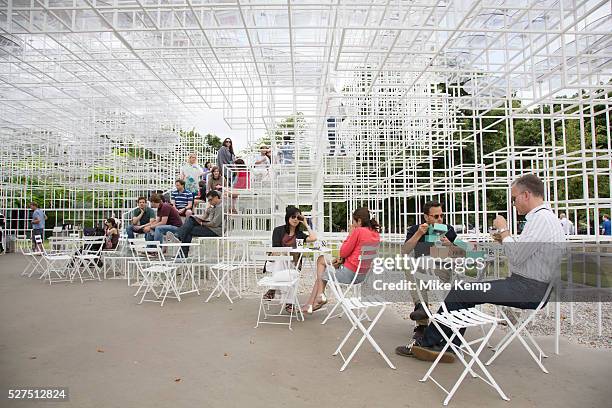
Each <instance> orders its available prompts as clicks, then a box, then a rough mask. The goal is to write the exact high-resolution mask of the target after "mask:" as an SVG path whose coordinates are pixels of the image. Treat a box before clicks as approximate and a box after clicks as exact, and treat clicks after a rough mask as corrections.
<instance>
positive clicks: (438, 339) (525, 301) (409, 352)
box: [396, 174, 566, 362]
mask: <svg viewBox="0 0 612 408" xmlns="http://www.w3.org/2000/svg"><path fill="white" fill-rule="evenodd" d="M512 203H513V205H514V206H515V207H516V211H517V213H518V214H519V215H525V219H526V224H525V227H524V229H523V231H522V233H521V234H520V235H519V236H517V237H516V238H514V237H512V236H511V235H510V231H509V230H508V224H507V222H506V219H505V218H504V217H502V216H500V215H498V216H497V217H496V218H495V220H494V221H493V225H494V226H495V227H496V228H497V232H495V234H494V235H493V238H494V239H495V240H496V241H498V242H500V243H501V244H502V246H503V249H504V252H505V254H506V256H507V257H508V266H509V271H510V276H508V277H507V278H505V279H497V280H491V281H488V283H490V284H491V285H490V289H489V290H487V291H486V292H485V291H480V290H466V289H462V288H457V289H455V288H453V289H451V290H450V292H449V293H448V295H447V296H446V298H445V300H444V303H445V305H446V308H447V309H448V310H449V311H452V310H460V309H467V308H470V307H474V306H475V305H478V304H483V303H491V304H496V305H502V306H510V307H516V308H519V309H536V308H537V307H538V304H539V303H540V302H541V301H542V299H543V297H544V295H545V294H546V291H547V289H548V285H549V283H550V282H551V281H552V280H553V279H554V277H555V275H557V274H558V273H559V269H560V262H561V256H562V253H563V249H564V247H565V245H564V242H565V241H566V236H565V233H564V232H563V228H562V227H561V224H560V223H559V220H558V219H557V217H556V216H555V214H554V213H553V212H552V211H551V210H550V208H549V207H548V206H547V205H546V204H545V203H544V183H542V181H541V180H540V179H539V178H538V177H537V176H535V175H533V174H527V175H524V176H522V177H520V178H518V179H517V180H515V181H514V183H512ZM443 330H445V331H446V330H448V332H447V334H448V336H450V334H451V330H450V329H448V328H447V327H443ZM443 345H444V338H443V336H442V335H441V334H440V332H439V331H438V330H437V328H436V327H435V326H434V325H432V324H430V325H429V326H427V328H426V329H425V333H424V335H423V337H422V338H420V339H417V340H415V342H414V343H413V345H412V347H410V346H399V347H397V348H396V353H397V354H399V355H403V356H413V357H416V358H418V359H419V360H425V361H434V360H435V359H436V358H437V357H438V354H439V352H440V350H441V349H442V346H443ZM440 361H441V362H453V361H454V355H453V354H452V353H450V352H446V353H445V355H444V356H443V357H442V359H441V360H440Z"/></svg>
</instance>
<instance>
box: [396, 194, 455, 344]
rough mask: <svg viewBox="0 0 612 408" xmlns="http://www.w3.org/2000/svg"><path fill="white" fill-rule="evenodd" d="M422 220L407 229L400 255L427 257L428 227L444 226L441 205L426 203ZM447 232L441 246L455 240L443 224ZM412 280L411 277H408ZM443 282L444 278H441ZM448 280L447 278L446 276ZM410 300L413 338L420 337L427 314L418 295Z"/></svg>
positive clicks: (428, 246)
mask: <svg viewBox="0 0 612 408" xmlns="http://www.w3.org/2000/svg"><path fill="white" fill-rule="evenodd" d="M423 219H424V221H425V222H424V223H422V224H417V225H413V226H412V227H410V228H409V229H408V233H407V234H406V241H405V242H404V246H403V247H402V255H410V254H411V253H412V251H413V250H414V257H415V258H418V257H421V256H429V253H430V250H431V247H432V246H434V243H433V242H426V241H425V236H426V235H427V230H428V229H429V226H430V225H431V226H433V225H434V224H444V213H443V211H442V204H440V203H439V202H437V201H428V202H426V203H425V205H424V206H423ZM445 225H446V228H447V229H448V232H447V233H446V234H445V235H443V236H442V237H441V238H440V241H441V242H442V244H443V245H446V246H450V245H453V244H452V242H454V241H455V239H456V238H457V233H456V232H455V229H454V228H453V227H452V226H451V225H448V224H445ZM409 278H411V279H412V275H411V276H410V277H409ZM441 278H443V280H447V279H444V278H445V276H441ZM446 278H448V276H446ZM410 294H411V296H412V300H413V301H414V311H413V312H412V313H410V319H411V320H413V321H415V322H416V324H417V326H416V327H415V329H414V337H415V338H417V337H420V336H422V335H423V332H424V331H425V327H427V325H428V324H429V320H428V318H427V313H426V312H425V309H423V306H422V305H421V303H420V302H419V298H418V295H417V294H416V292H411V293H410Z"/></svg>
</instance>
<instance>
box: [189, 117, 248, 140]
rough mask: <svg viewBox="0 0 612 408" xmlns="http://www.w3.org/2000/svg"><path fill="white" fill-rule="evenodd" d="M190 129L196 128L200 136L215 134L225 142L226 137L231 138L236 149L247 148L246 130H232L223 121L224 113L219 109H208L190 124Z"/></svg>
mask: <svg viewBox="0 0 612 408" xmlns="http://www.w3.org/2000/svg"><path fill="white" fill-rule="evenodd" d="M188 125H189V126H190V127H195V130H196V131H197V132H199V133H200V134H204V135H205V134H207V133H214V134H216V135H217V136H219V137H220V138H221V140H223V138H225V137H230V138H231V139H232V141H233V142H234V147H235V148H237V149H243V148H245V147H246V146H247V143H248V140H247V134H246V130H244V129H230V127H229V126H228V125H227V123H225V121H224V120H223V111H222V110H220V109H219V110H217V109H206V110H203V111H202V114H201V115H200V116H198V117H195V118H194V119H193V123H188Z"/></svg>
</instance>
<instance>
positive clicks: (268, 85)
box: [0, 0, 612, 235]
mask: <svg viewBox="0 0 612 408" xmlns="http://www.w3.org/2000/svg"><path fill="white" fill-rule="evenodd" d="M611 29H612V15H611V10H610V2H609V0H603V1H598V0H586V1H580V0H560V1H558V0H512V1H507V0H479V1H476V0H470V1H468V0H456V1H452V0H397V1H396V0H385V1H382V0H372V1H361V0H356V1H354V0H331V1H327V0H313V1H308V0H306V1H299V0H289V1H276V0H267V1H255V0H219V1H207V0H108V1H96V0H44V1H42V0H0V144H1V145H2V148H1V149H0V167H1V170H0V172H1V179H2V189H1V191H0V208H2V209H4V210H5V211H6V212H7V214H9V216H12V219H13V220H14V221H17V220H18V219H20V218H25V217H26V214H25V212H19V211H18V210H20V209H22V208H23V207H24V205H25V204H26V203H27V201H29V200H31V199H32V198H38V199H39V200H41V199H42V203H41V204H42V206H43V208H44V209H45V210H46V211H47V212H48V213H51V212H55V213H56V218H57V220H58V221H59V220H64V221H65V220H67V219H70V220H75V222H96V221H98V220H100V219H102V218H103V217H105V216H108V215H109V214H110V213H115V214H122V213H123V212H124V211H126V210H127V209H129V208H131V207H132V206H133V204H134V199H135V198H136V197H137V196H138V195H141V194H146V193H148V192H150V191H151V190H156V189H161V190H167V189H169V188H171V187H172V181H173V180H174V178H175V177H176V172H177V169H178V168H179V166H180V163H181V162H183V161H184V159H185V156H186V154H187V153H188V152H190V151H198V153H199V154H200V158H201V159H200V160H201V161H202V162H203V161H204V159H205V158H208V159H210V158H212V157H214V152H212V151H210V150H209V149H207V148H205V147H203V144H202V143H200V142H199V141H198V140H194V139H189V140H187V139H186V138H184V137H183V135H182V133H181V130H183V131H184V130H189V129H190V125H191V124H192V123H193V119H194V118H195V117H198V116H199V115H202V112H203V111H205V110H208V109H213V110H216V111H217V112H218V114H219V115H222V116H223V118H224V119H225V121H226V122H227V124H228V125H230V126H231V127H233V128H235V129H243V130H244V131H245V133H246V134H247V135H248V137H249V139H250V140H251V141H252V142H253V143H254V144H253V146H254V147H253V149H254V150H256V149H257V147H258V146H257V143H258V141H259V140H262V138H263V139H265V140H266V141H267V142H268V143H271V145H272V149H273V151H274V155H275V157H276V153H277V152H279V151H281V150H282V149H283V148H285V149H291V151H292V153H293V160H290V161H285V162H283V163H276V164H273V166H272V169H271V172H270V176H269V177H268V178H265V179H262V180H261V181H258V182H254V183H253V187H252V188H251V189H250V190H249V191H245V192H243V193H242V194H241V198H240V206H241V213H240V214H237V215H234V214H228V222H229V223H231V224H230V225H231V227H230V228H229V229H228V234H231V233H233V232H238V233H242V232H243V231H245V230H248V231H250V232H252V233H254V234H255V233H259V232H261V233H265V234H268V232H267V231H269V229H270V228H271V226H272V225H271V224H273V223H274V222H276V221H277V218H279V217H281V216H282V214H283V212H284V206H285V205H288V204H299V205H307V206H312V207H311V208H312V210H311V211H310V213H311V214H312V216H313V220H314V222H315V223H316V224H317V226H318V228H319V229H321V230H326V231H332V230H334V229H335V230H337V229H338V228H339V226H334V225H332V217H331V214H332V212H333V211H334V208H335V206H336V204H335V203H337V202H347V203H348V214H349V215H350V212H351V211H352V209H354V208H356V207H358V206H360V205H363V204H367V205H368V206H369V207H370V208H371V209H373V210H374V212H375V215H376V217H377V218H379V219H380V220H381V223H382V225H383V226H384V228H385V232H386V233H387V234H390V235H392V234H403V233H404V232H405V230H406V228H407V226H408V225H410V224H412V223H414V222H415V221H416V220H417V217H418V214H419V213H420V205H422V202H423V201H425V200H426V199H429V198H436V199H439V200H441V201H442V202H443V203H444V204H445V207H446V213H447V214H448V217H449V222H450V223H453V224H455V225H463V226H465V227H466V228H467V227H468V226H471V228H473V229H474V231H486V227H487V226H488V225H489V223H490V220H491V219H492V217H493V215H494V214H495V213H496V212H504V211H508V209H509V208H510V205H509V204H508V201H509V200H506V205H505V206H502V208H497V207H492V205H491V200H490V196H491V194H494V191H495V190H500V191H502V194H507V193H506V191H507V186H508V185H509V182H510V181H511V180H512V179H513V178H514V177H515V176H516V175H517V174H521V173H524V172H535V173H537V174H538V175H540V176H541V177H542V178H544V179H545V181H546V184H547V187H548V189H549V191H550V197H549V199H550V201H551V202H552V205H553V207H554V209H555V210H558V211H565V212H567V213H568V216H569V218H570V219H572V220H574V222H575V224H578V220H579V218H582V219H586V223H587V224H588V227H587V230H586V231H585V232H586V233H588V234H595V235H598V234H599V232H598V228H596V227H595V228H593V227H592V226H591V224H595V225H598V220H599V219H600V214H601V213H602V212H608V213H609V212H610V207H611V205H612V201H611V200H610V196H609V191H610V183H611V182H612V153H611V152H612V145H611V134H610V132H611V130H610V129H611V125H610V110H611V98H610V92H611V91H612V83H611V82H610V80H611V76H612V36H611V35H610V32H611ZM288 119H291V120H293V123H296V125H295V126H293V127H292V128H287V127H280V126H279V123H282V122H283V121H287V120H288ZM527 119H528V120H530V121H531V122H530V123H531V124H532V125H533V124H536V125H535V126H534V129H536V132H535V133H537V134H534V135H533V140H535V141H536V142H535V143H530V144H529V145H521V144H520V143H518V142H517V140H516V138H515V134H516V133H517V129H515V126H518V125H517V124H518V123H519V122H520V121H524V120H527ZM602 123H603V125H602ZM332 126H333V127H332ZM521 126H522V125H521ZM537 129H539V131H537ZM198 130H200V132H201V133H206V131H207V129H198ZM572 132H573V133H572ZM576 132H578V135H579V136H578V138H576V137H575V135H576ZM271 135H273V137H271ZM228 136H229V135H228ZM570 136H571V137H573V139H571V138H570ZM576 141H577V142H576ZM576 143H577V144H576ZM491 145H492V146H495V148H492V149H489V148H488V147H486V146H491ZM332 148H333V151H332V150H331V149H332ZM487 149H488V150H487ZM330 153H331V154H330ZM243 154H246V152H243ZM574 179H578V180H581V183H579V185H580V188H579V189H578V190H579V191H575V189H574V190H572V191H570V189H569V187H568V185H569V184H568V183H571V180H574ZM258 183H260V184H258ZM572 186H573V184H572ZM602 186H604V187H605V186H607V188H605V189H604V190H605V191H606V192H605V193H604V192H602V191H600V189H601V188H602ZM506 198H507V196H506ZM349 215H347V216H349ZM9 218H10V217H9ZM9 221H10V220H9ZM515 222H516V221H515ZM12 225H13V228H15V229H24V228H26V227H25V223H23V222H21V223H14V224H12Z"/></svg>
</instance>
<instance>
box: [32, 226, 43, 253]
mask: <svg viewBox="0 0 612 408" xmlns="http://www.w3.org/2000/svg"><path fill="white" fill-rule="evenodd" d="M36 235H40V237H41V238H42V240H43V241H44V240H45V230H44V229H42V228H34V229H33V230H32V250H36V239H35V238H34V237H35V236H36Z"/></svg>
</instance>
